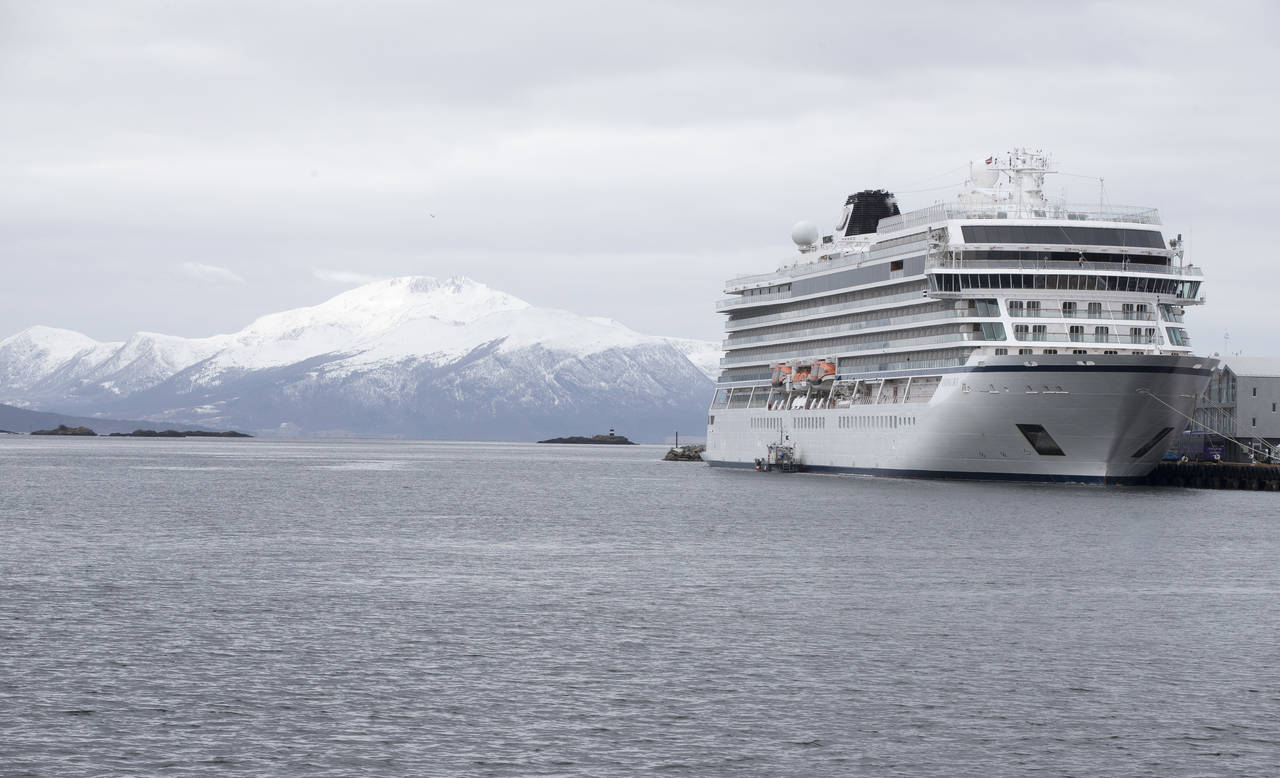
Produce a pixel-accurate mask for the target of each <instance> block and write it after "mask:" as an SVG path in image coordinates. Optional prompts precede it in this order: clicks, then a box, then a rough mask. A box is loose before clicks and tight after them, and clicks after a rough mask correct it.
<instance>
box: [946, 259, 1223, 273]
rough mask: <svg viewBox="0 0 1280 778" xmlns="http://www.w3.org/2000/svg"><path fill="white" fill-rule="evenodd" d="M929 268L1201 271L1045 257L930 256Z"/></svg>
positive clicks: (1143, 264) (1166, 266) (1196, 268)
mask: <svg viewBox="0 0 1280 778" xmlns="http://www.w3.org/2000/svg"><path fill="white" fill-rule="evenodd" d="M926 264H927V267H929V268H948V269H954V270H1000V271H1002V272H1005V273H1012V272H1013V271H1015V270H1076V271H1080V270H1085V271H1091V272H1106V273H1126V274H1134V273H1156V274H1159V275H1173V276H1189V277H1192V278H1200V277H1203V276H1204V271H1203V270H1201V269H1200V268H1198V267H1196V266H1195V265H1186V266H1184V267H1178V266H1177V265H1149V264H1147V263H1145V262H1064V261H1059V260H1048V259H950V258H948V257H942V256H938V257H931V258H930V259H929V260H928V262H927V263H926Z"/></svg>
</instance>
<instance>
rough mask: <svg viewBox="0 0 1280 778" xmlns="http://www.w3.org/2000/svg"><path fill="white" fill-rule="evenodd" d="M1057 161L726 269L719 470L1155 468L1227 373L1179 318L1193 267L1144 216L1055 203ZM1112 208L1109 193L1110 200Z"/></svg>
mask: <svg viewBox="0 0 1280 778" xmlns="http://www.w3.org/2000/svg"><path fill="white" fill-rule="evenodd" d="M1051 166H1052V165H1051V160H1050V158H1049V157H1048V155H1046V154H1045V153H1044V152H1042V151H1039V150H1029V149H1017V150H1014V151H1013V152H1010V153H1008V154H1003V155H997V156H993V157H990V158H988V159H987V160H986V161H985V162H979V163H975V164H973V165H971V167H970V176H969V182H968V184H969V185H968V186H967V187H965V188H966V189H967V191H965V192H964V193H963V194H961V195H959V196H958V197H957V198H956V199H955V200H953V201H951V202H946V203H939V204H936V205H933V206H930V207H927V208H924V209H922V210H917V211H910V212H905V213H904V212H900V211H899V209H898V206H897V203H896V201H895V198H894V196H893V195H892V194H891V193H889V192H887V191H885V190H866V191H861V192H858V193H857V194H854V195H851V196H850V197H849V198H848V201H847V202H846V204H845V207H844V211H843V213H842V214H841V216H840V220H839V223H838V224H837V226H836V228H835V230H834V231H833V232H832V233H831V234H830V235H820V234H819V232H818V230H817V228H816V227H814V226H813V225H812V224H809V223H805V222H802V223H800V224H798V225H796V228H795V230H794V231H793V234H792V237H793V239H794V240H795V242H796V244H797V247H798V253H797V254H796V255H794V256H793V257H791V258H790V259H789V260H787V263H786V264H785V265H784V266H782V267H781V268H779V269H778V270H777V271H775V272H772V273H765V274H762V275H751V276H742V277H738V278H734V279H732V280H730V281H729V282H727V284H726V288H725V292H726V293H727V294H728V295H729V297H728V298H726V299H723V300H721V301H720V302H719V303H718V304H717V306H716V308H717V310H718V311H720V312H721V313H724V314H725V315H726V321H725V330H726V338H725V340H724V343H723V346H724V350H725V354H724V358H723V359H722V361H721V368H722V370H721V374H720V377H719V382H718V387H717V390H716V393H715V397H714V399H713V400H712V403H711V408H710V410H709V413H708V420H707V450H706V453H705V454H704V458H706V459H707V460H708V461H709V462H710V463H711V465H712V466H722V467H756V468H770V469H771V466H772V465H774V464H779V461H778V460H783V461H784V462H785V464H786V465H787V467H785V468H783V469H788V470H790V469H804V470H807V471H816V472H838V473H863V474H874V475H886V476H905V477H932V478H976V479H997V480H1038V481H1069V482H1087V483H1124V482H1133V481H1137V480H1139V479H1141V478H1142V477H1143V476H1145V475H1146V474H1147V473H1148V472H1150V470H1151V469H1152V468H1153V467H1154V466H1155V464H1156V463H1157V462H1158V461H1159V460H1160V458H1161V456H1162V455H1163V454H1164V452H1165V451H1166V450H1167V449H1168V447H1169V445H1170V444H1171V443H1172V442H1173V441H1174V440H1175V439H1176V438H1177V436H1178V435H1180V434H1181V433H1182V431H1183V430H1184V429H1185V427H1186V425H1187V423H1188V421H1189V420H1190V418H1191V414H1192V411H1193V409H1194V406H1195V403H1196V398H1197V396H1198V395H1199V394H1200V393H1201V391H1203V389H1204V388H1205V386H1206V385H1207V383H1208V381H1209V378H1210V375H1211V373H1212V371H1213V370H1215V369H1216V368H1217V361H1216V360H1214V359H1210V358H1206V357H1201V356H1196V355H1195V353H1194V352H1193V350H1192V347H1191V342H1190V340H1189V338H1188V336H1187V331H1186V329H1185V328H1184V326H1183V316H1184V313H1185V310H1186V309H1187V308H1188V307H1190V306H1194V305H1199V304H1202V303H1203V302H1204V298H1203V297H1202V296H1201V284H1202V280H1203V274H1202V273H1201V271H1200V270H1199V269H1198V268H1196V267H1194V266H1192V265H1190V264H1188V263H1186V262H1185V261H1184V256H1183V246H1182V240H1181V236H1180V235H1178V236H1169V235H1166V234H1164V233H1163V232H1162V230H1161V222H1160V217H1159V213H1158V212H1157V211H1156V210H1155V209H1152V208H1136V207H1126V206H1112V205H1107V204H1103V203H1102V202H1098V203H1093V204H1091V205H1069V204H1066V203H1064V202H1059V201H1057V200H1056V199H1051V198H1049V197H1046V196H1045V191H1044V186H1045V177H1046V175H1048V174H1051V173H1053V172H1054V171H1053V170H1052V169H1051ZM1100 199H1101V198H1100Z"/></svg>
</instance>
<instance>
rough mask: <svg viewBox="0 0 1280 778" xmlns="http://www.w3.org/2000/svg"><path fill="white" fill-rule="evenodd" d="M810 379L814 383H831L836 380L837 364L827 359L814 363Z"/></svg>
mask: <svg viewBox="0 0 1280 778" xmlns="http://www.w3.org/2000/svg"><path fill="white" fill-rule="evenodd" d="M809 380H810V381H813V382H814V383H831V382H832V381H834V380H836V366H835V365H834V364H832V363H831V362H828V361H826V360H825V359H823V360H820V361H818V362H816V363H814V365H813V372H812V373H811V374H810V378H809Z"/></svg>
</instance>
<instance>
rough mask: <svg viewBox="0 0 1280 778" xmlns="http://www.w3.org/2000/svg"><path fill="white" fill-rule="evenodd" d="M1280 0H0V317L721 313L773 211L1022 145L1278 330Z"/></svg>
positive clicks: (769, 260)
mask: <svg viewBox="0 0 1280 778" xmlns="http://www.w3.org/2000/svg"><path fill="white" fill-rule="evenodd" d="M1277 5H1278V4H1274V3H1268V2H1258V3H1232V2H1217V3H1204V2H1196V3H1170V2H1159V3H1149V4H1145V3H1124V2H1107V3H1079V2H1077V3H1058V4H1053V5H1048V4H1045V5H1043V6H1041V5H1039V4H1028V3H1010V4H1003V3H992V4H987V5H983V4H975V3H939V4H936V5H930V4H929V3H923V2H913V3H875V4H870V3H859V2H850V1H849V0H840V2H830V3H804V2H788V3H778V2H759V3H749V2H732V3H730V2H725V3H712V2H705V3H693V2H688V1H687V0H686V1H682V2H672V3H663V2H643V3H634V4H632V3H609V2H582V3H577V2H551V1H550V0H542V1H541V2H513V3H479V2H477V3H460V2H457V1H456V0H453V1H451V2H446V3H428V2H360V3H356V2H351V1H350V0H343V2H329V3H326V2H296V3H294V2H280V1H276V2H266V3H264V2H260V1H256V2H230V1H228V0H218V1H217V2H170V1H167V0H166V1H165V2H110V1H103V0H95V1H94V2H84V3H74V2H59V3H35V2H19V1H18V0H12V1H10V0H0V110H2V112H3V113H2V114H0V118H2V121H0V170H2V171H3V178H2V180H3V187H2V188H0V259H2V260H3V267H4V276H3V278H4V282H5V283H4V295H3V298H2V299H3V305H2V306H0V337H2V336H4V335H8V334H12V333H14V332H17V331H18V330H20V329H22V328H24V327H27V326H30V325H32V324H48V325H51V326H61V327H67V328H70V329H76V330H80V331H82V332H84V333H86V334H88V335H91V336H93V337H95V338H98V339H101V340H107V339H123V338H125V337H127V336H128V335H129V334H131V333H132V332H134V331H137V330H149V331H157V332H164V333H170V334H175V335H184V336H202V335H210V334H214V333H217V332H230V331H234V330H237V329H239V328H241V327H242V326H244V325H245V324H246V323H248V322H249V321H250V320H252V319H253V318H255V317H257V316H259V315H261V314H264V313H268V312H272V311H277V310H282V309H285V308H290V307H297V306H301V305H309V304H314V303H317V302H319V301H321V300H324V299H326V298H327V297H329V296H331V295H333V294H336V293H338V292H340V291H342V290H343V289H346V288H350V287H351V286H353V285H355V284H358V283H360V282H361V281H362V280H363V279H372V278H380V277H387V276H393V275H409V274H425V275H433V276H439V277H448V276H453V275H466V276H470V277H472V278H475V279H477V280H479V281H482V282H484V283H487V284H489V285H490V286H493V287H496V288H499V289H502V290H504V291H507V292H510V293H512V294H515V295H517V296H519V297H522V298H524V299H526V300H528V301H529V302H531V303H533V304H535V305H540V306H549V307H557V308H565V309H569V310H572V311H575V312H578V313H582V314H588V315H597V316H609V317H612V318H615V319H618V320H620V321H622V322H623V323H625V324H627V325H629V326H631V327H633V328H635V329H637V330H641V331H644V332H650V333H655V334H669V335H685V336H690V337H699V338H707V339H718V338H719V337H720V326H721V322H720V319H719V317H718V316H717V315H716V314H715V313H714V303H715V300H716V299H718V298H719V297H721V296H722V290H723V282H724V280H725V279H726V278H728V277H730V276H733V275H738V274H743V273H756V272H764V271H769V270H772V269H774V268H775V267H776V266H777V265H778V264H780V263H781V262H782V261H783V260H784V259H786V258H787V257H788V256H789V255H790V254H791V250H792V249H791V242H790V230H791V226H792V225H793V224H794V223H795V222H796V221H797V220H799V219H810V220H812V221H815V222H817V223H818V224H819V225H820V226H821V227H822V228H823V229H824V230H828V229H830V227H831V225H832V224H833V223H834V220H835V218H836V216H837V215H838V213H839V211H840V208H841V206H842V205H843V203H844V198H845V196H846V195H847V194H848V193H850V192H853V191H857V190H859V189H864V188H868V187H886V188H889V189H891V190H894V191H896V192H897V193H898V194H899V200H900V202H901V204H902V206H903V207H904V208H905V209H910V208H916V207H923V206H926V205H929V204H930V203H932V202H934V201H936V200H938V199H941V198H947V197H950V196H952V195H953V194H954V193H955V192H956V191H958V190H956V189H954V188H953V189H950V190H948V189H945V188H939V187H946V186H949V185H958V184H960V183H961V182H962V181H963V179H964V177H965V174H964V170H963V168H964V166H965V165H966V164H967V163H968V161H970V160H974V159H982V158H984V157H985V156H987V155H989V154H992V153H996V152H1001V151H1006V150H1008V149H1010V148H1012V147H1013V146H1016V145H1029V146H1037V147H1043V148H1044V149H1046V150H1048V151H1050V152H1052V153H1053V155H1054V158H1055V160H1056V162H1057V166H1058V169H1059V170H1062V171H1064V172H1067V173H1072V174H1075V175H1076V176H1102V177H1105V181H1106V196H1107V199H1108V200H1109V201H1110V202H1111V203H1114V204H1126V205H1149V206H1154V207H1158V208H1160V209H1161V212H1162V214H1163V217H1164V221H1165V225H1166V230H1167V231H1168V232H1170V233H1177V232H1181V233H1183V234H1184V236H1185V237H1186V238H1187V241H1188V245H1189V249H1190V251H1189V254H1188V258H1189V259H1190V260H1191V261H1193V262H1195V263H1196V264H1198V265H1202V266H1203V267H1204V268H1205V271H1206V273H1207V276H1208V284H1207V285H1206V287H1205V291H1206V294H1207V295H1208V297H1209V304H1208V305H1207V306H1205V307H1204V308H1199V309H1193V310H1192V311H1191V312H1190V316H1189V317H1188V320H1189V327H1190V329H1191V332H1192V334H1193V336H1194V338H1195V339H1196V341H1195V345H1196V346H1198V347H1199V349H1200V350H1203V351H1210V352H1211V351H1217V350H1221V349H1222V347H1223V335H1224V332H1229V333H1230V350H1231V351H1233V352H1234V351H1238V350H1243V351H1244V352H1245V353H1246V354H1250V355H1277V354H1280V343H1277V342H1276V340H1275V334H1274V333H1275V331H1276V321H1277V315H1276V311H1277V309H1278V308H1280V303H1278V301H1277V295H1278V294H1280V284H1278V283H1277V281H1278V280H1280V272H1278V271H1277V262H1278V261H1280V260H1278V259H1277V258H1276V257H1275V256H1273V255H1274V254H1275V250H1274V246H1275V245H1276V240H1275V237H1274V235H1275V231H1276V227H1275V225H1276V223H1277V221H1280V218H1278V216H1280V212H1278V209H1277V204H1278V200H1280V198H1278V197H1277V196H1276V180H1277V177H1278V176H1277V172H1280V171H1278V170H1277V168H1278V167H1280V165H1278V164H1277V159H1278V158H1280V154H1278V152H1277V148H1276V141H1275V137H1276V135H1277V111H1278V110H1280V99H1277V98H1278V97H1280V94H1278V92H1280V88H1278V86H1277V84H1278V83H1280V78H1277V68H1278V67H1280V66H1278V65H1277V48H1278V47H1277V39H1278V38H1280V13H1278V12H1277V10H1275V9H1276V6H1277ZM1048 190H1049V191H1050V193H1051V194H1055V195H1056V194H1063V193H1064V190H1065V193H1066V194H1067V195H1068V196H1069V197H1070V198H1071V199H1073V200H1077V201H1085V202H1093V201H1096V200H1097V198H1098V185H1097V183H1096V181H1092V180H1090V179H1088V178H1083V177H1066V176H1059V177H1056V180H1055V179H1054V178H1051V179H1050V184H1049V186H1048Z"/></svg>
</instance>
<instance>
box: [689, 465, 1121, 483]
mask: <svg viewBox="0 0 1280 778" xmlns="http://www.w3.org/2000/svg"><path fill="white" fill-rule="evenodd" d="M707 464H709V465H710V466H711V467H725V468H731V469H739V470H754V469H755V465H754V464H752V463H751V462H728V461H724V460H716V459H712V460H708V461H707ZM805 472H806V473H838V474H843V475H875V476H882V477H885V478H931V479H945V480H957V481H1030V482H1034V483H1057V484H1138V483H1144V482H1145V481H1146V477H1145V476H1101V475H1066V474H1063V473H977V472H966V471H963V470H902V469H895V468H877V467H836V466H834V465H806V466H805Z"/></svg>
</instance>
